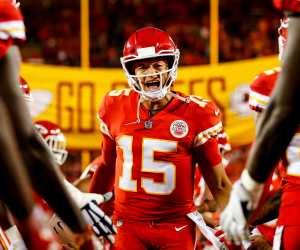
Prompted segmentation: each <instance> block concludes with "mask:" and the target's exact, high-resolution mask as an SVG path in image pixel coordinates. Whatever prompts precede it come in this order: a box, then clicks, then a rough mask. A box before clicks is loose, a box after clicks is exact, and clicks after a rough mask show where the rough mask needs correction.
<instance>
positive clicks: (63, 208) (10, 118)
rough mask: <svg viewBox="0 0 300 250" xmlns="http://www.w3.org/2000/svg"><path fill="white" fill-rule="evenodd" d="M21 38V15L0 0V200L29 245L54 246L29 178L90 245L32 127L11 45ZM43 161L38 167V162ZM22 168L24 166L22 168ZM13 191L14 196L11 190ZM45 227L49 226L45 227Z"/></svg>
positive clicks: (16, 56)
mask: <svg viewBox="0 0 300 250" xmlns="http://www.w3.org/2000/svg"><path fill="white" fill-rule="evenodd" d="M24 39H25V32H24V23H23V18H22V16H21V14H20V11H19V10H18V8H16V7H15V6H14V5H13V3H11V1H9V0H1V1H0V76H1V79H0V81H1V84H0V97H1V99H0V102H1V105H0V118H1V119H0V122H1V131H0V146H1V150H0V151H1V153H0V158H1V175H0V176H1V177H0V178H1V179H0V185H1V187H0V190H1V191H2V192H1V196H2V199H3V200H4V201H5V203H6V204H7V205H8V207H9V209H10V211H11V212H12V213H13V214H14V216H15V217H16V218H17V219H18V221H19V224H20V229H21V232H22V234H23V236H24V239H25V242H26V244H27V245H28V247H29V248H30V249H48V248H51V249H58V248H57V246H54V245H53V244H52V243H54V241H50V240H49V237H48V236H49V235H51V233H49V232H48V231H49V230H48V229H47V227H46V226H45V225H46V223H45V221H46V218H45V217H44V216H43V213H42V212H41V211H40V209H37V208H36V207H35V206H34V203H33V201H32V197H31V189H30V186H31V185H30V184H29V181H28V178H27V177H26V176H27V173H28V175H29V176H30V182H31V183H32V184H33V186H34V189H35V190H36V191H38V192H39V194H41V196H43V198H45V199H46V200H47V201H48V203H49V204H51V206H52V207H53V208H54V209H55V211H56V212H57V213H58V214H59V215H60V216H61V217H62V218H63V219H64V221H65V222H66V223H67V225H68V226H70V228H71V229H72V231H74V232H75V233H76V234H77V235H78V239H79V241H80V243H81V247H82V249H84V248H86V249H94V248H93V246H92V244H93V243H92V241H91V238H92V231H91V229H90V228H89V227H88V225H87V223H86V222H85V221H84V218H83V217H82V216H81V214H80V211H79V209H78V208H77V206H76V205H75V203H74V202H73V200H72V199H71V197H70V196H69V194H68V193H67V191H66V190H65V188H64V187H63V183H62V180H61V178H59V175H58V173H57V171H55V170H54V166H55V163H54V161H53V159H52V156H51V153H50V152H49V150H48V149H47V147H46V146H45V144H44V142H43V141H42V140H41V138H40V137H39V136H38V135H37V134H36V133H35V132H34V129H33V124H32V121H31V118H30V115H29V113H28V110H27V109H26V105H24V101H23V99H22V97H21V93H20V90H19V87H18V84H17V83H18V77H19V65H20V55H19V51H18V48H17V47H16V46H14V44H15V43H16V42H17V41H18V40H24ZM41 166H43V167H41ZM25 170H26V171H25ZM11 190H13V192H14V193H13V195H12V193H11ZM47 230H48V231H47Z"/></svg>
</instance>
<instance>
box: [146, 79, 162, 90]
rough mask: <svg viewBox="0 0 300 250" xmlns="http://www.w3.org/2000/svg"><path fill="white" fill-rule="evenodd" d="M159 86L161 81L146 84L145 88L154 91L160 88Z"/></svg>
mask: <svg viewBox="0 0 300 250" xmlns="http://www.w3.org/2000/svg"><path fill="white" fill-rule="evenodd" d="M159 85H160V82H159V81H156V82H147V83H145V87H147V88H148V89H154V88H155V89H156V88H158V87H159Z"/></svg>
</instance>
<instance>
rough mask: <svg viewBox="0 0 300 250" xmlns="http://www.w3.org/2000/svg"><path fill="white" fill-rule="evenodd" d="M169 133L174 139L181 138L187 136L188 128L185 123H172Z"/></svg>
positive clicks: (179, 121)
mask: <svg viewBox="0 0 300 250" xmlns="http://www.w3.org/2000/svg"><path fill="white" fill-rule="evenodd" d="M170 132H171V134H172V135H173V136H174V137H176V138H183V137H185V136H186V135H187V134H188V132H189V127H188V125H187V123H186V122H185V121H183V120H176V121H173V122H172V124H171V126H170Z"/></svg>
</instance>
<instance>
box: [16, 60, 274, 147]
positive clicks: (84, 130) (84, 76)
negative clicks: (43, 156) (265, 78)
mask: <svg viewBox="0 0 300 250" xmlns="http://www.w3.org/2000/svg"><path fill="white" fill-rule="evenodd" d="M278 64H279V63H278V60H277V58H276V57H267V58H261V59H255V60H246V61H239V62H234V63H224V64H219V65H214V66H190V67H181V68H179V72H178V80H177V81H176V83H175V89H176V90H178V91H182V92H184V93H186V94H191V95H198V96H201V97H203V98H207V99H212V100H213V101H215V102H216V104H217V105H218V106H219V107H220V109H221V111H222V112H223V122H224V125H225V129H226V131H227V133H228V134H229V137H230V140H231V143H232V144H233V145H234V146H238V145H242V144H248V143H250V142H251V141H252V140H253V136H254V124H253V115H252V114H251V112H250V111H249V108H248V105H247V97H248V88H249V84H250V83H251V82H252V80H253V79H254V77H255V76H256V75H257V74H259V73H260V72H262V71H264V70H266V69H270V68H273V67H275V66H278ZM22 76H23V77H24V78H25V79H26V80H27V81H28V82H29V85H30V87H31V89H32V95H33V98H34V102H33V104H32V107H31V109H32V114H33V116H34V119H35V120H50V121H53V122H56V123H58V124H59V125H60V126H61V127H62V129H63V130H64V132H65V134H66V136H67V139H68V146H69V148H78V149H97V148H99V146H100V144H101V139H100V136H99V132H98V124H97V119H96V113H97V111H98V108H99V105H100V102H101V99H102V97H103V96H104V95H105V93H106V92H108V91H110V90H113V89H122V88H124V87H128V85H127V80H126V79H125V77H124V74H123V72H122V70H121V69H80V68H71V67H58V66H57V67H56V66H44V65H31V64H23V65H22Z"/></svg>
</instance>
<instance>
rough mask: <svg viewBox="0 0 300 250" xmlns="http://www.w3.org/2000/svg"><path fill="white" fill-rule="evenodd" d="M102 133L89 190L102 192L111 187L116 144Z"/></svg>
mask: <svg viewBox="0 0 300 250" xmlns="http://www.w3.org/2000/svg"><path fill="white" fill-rule="evenodd" d="M102 135H103V141H102V150H101V156H100V159H99V161H97V165H98V166H97V168H96V171H95V174H94V175H93V177H92V180H91V185H90V192H92V193H98V194H104V193H106V192H109V191H111V190H112V189H113V185H114V178H115V163H116V156H117V153H116V144H115V141H114V140H112V139H111V138H110V137H109V136H107V135H106V134H102Z"/></svg>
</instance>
